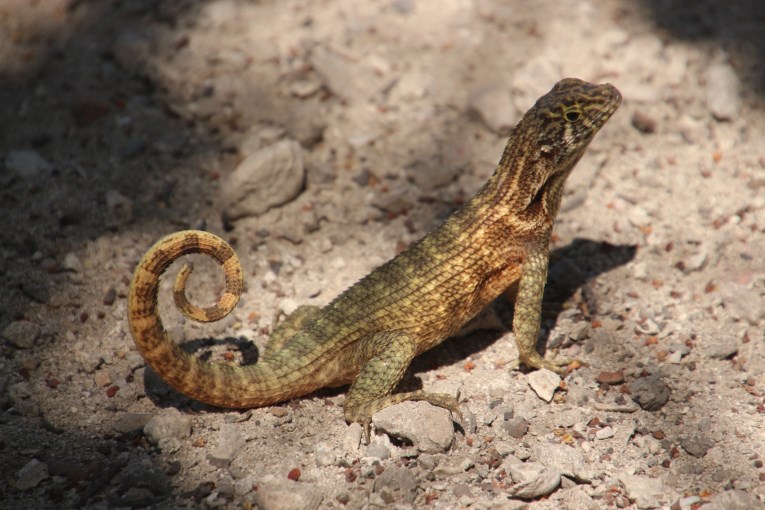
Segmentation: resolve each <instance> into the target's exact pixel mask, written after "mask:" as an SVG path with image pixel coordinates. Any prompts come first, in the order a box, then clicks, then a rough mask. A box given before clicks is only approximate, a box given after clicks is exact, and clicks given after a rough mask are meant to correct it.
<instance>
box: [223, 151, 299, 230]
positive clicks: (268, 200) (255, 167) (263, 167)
mask: <svg viewBox="0 0 765 510" xmlns="http://www.w3.org/2000/svg"><path fill="white" fill-rule="evenodd" d="M304 181H305V169H304V167H303V155H302V150H301V148H300V144H298V143H297V142H294V141H290V140H283V141H281V142H277V143H275V144H273V145H271V146H269V147H266V148H264V149H262V150H260V151H258V152H256V153H254V154H250V155H248V156H247V157H246V158H245V159H244V160H243V161H242V162H241V163H240V164H239V166H238V167H237V168H236V170H234V171H233V172H232V173H231V174H229V175H228V176H227V177H226V179H225V180H224V182H223V185H222V187H221V191H222V199H223V202H224V203H225V204H226V205H225V213H226V216H227V217H228V218H230V219H232V220H235V219H238V218H242V217H244V216H258V215H260V214H263V213H265V212H266V211H267V210H269V209H271V208H272V207H276V206H279V205H283V204H285V203H287V202H289V201H290V200H292V199H294V198H295V197H296V196H297V195H298V194H299V193H300V191H301V190H302V189H303V184H304Z"/></svg>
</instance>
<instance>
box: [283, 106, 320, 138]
mask: <svg viewBox="0 0 765 510" xmlns="http://www.w3.org/2000/svg"><path fill="white" fill-rule="evenodd" d="M285 127H286V128H287V132H288V133H289V134H290V136H292V138H294V139H295V140H297V141H298V142H300V144H301V145H302V146H303V147H311V146H313V145H315V144H316V143H318V142H320V141H321V139H322V138H323V137H324V130H325V129H326V127H327V121H326V114H325V113H324V112H323V111H322V109H321V108H320V107H319V105H318V104H316V103H314V102H301V103H298V104H297V105H295V106H294V107H293V108H292V109H290V111H289V114H288V115H287V120H286V123H285Z"/></svg>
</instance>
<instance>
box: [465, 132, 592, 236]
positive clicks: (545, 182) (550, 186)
mask: <svg viewBox="0 0 765 510" xmlns="http://www.w3.org/2000/svg"><path fill="white" fill-rule="evenodd" d="M582 153H583V151H582V152H580V153H578V154H577V155H576V156H575V157H573V158H571V159H570V160H569V161H567V162H566V164H565V166H564V167H563V168H560V169H559V170H558V171H550V168H549V167H550V165H551V163H550V161H548V160H547V159H546V158H545V156H544V153H543V152H542V150H541V149H540V148H538V147H535V145H534V144H532V143H530V140H528V139H523V138H516V139H515V140H511V141H510V142H509V143H508V144H507V146H506V147H505V150H504V152H503V154H502V158H501V159H500V161H499V164H498V165H497V169H496V170H495V171H494V174H493V175H492V176H491V177H490V178H489V180H488V181H487V182H486V184H485V185H484V187H483V189H482V190H481V191H480V193H479V195H480V196H481V199H480V200H481V201H482V202H484V203H486V204H492V206H493V207H495V208H497V209H498V210H501V211H503V212H504V213H505V214H504V215H507V216H508V217H509V218H511V221H514V222H517V223H520V224H528V225H529V226H531V225H539V224H540V223H546V224H549V225H552V223H553V221H554V220H555V216H556V215H557V214H558V210H559V209H560V203H561V199H562V197H563V185H564V183H565V182H566V178H567V177H568V175H569V174H570V173H571V170H572V169H573V168H574V166H575V165H576V163H577V162H578V161H579V158H580V157H581V154H582Z"/></svg>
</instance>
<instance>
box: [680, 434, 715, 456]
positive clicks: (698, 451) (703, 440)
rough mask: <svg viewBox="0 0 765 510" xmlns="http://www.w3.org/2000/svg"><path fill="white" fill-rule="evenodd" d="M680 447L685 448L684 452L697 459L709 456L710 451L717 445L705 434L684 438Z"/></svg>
mask: <svg viewBox="0 0 765 510" xmlns="http://www.w3.org/2000/svg"><path fill="white" fill-rule="evenodd" d="M680 445H681V446H682V447H683V450H685V451H686V452H688V454H690V455H692V456H694V457H696V458H701V457H703V456H705V455H706V454H707V452H708V451H709V449H710V448H712V447H713V446H714V445H715V443H714V441H713V440H712V439H711V438H709V437H707V436H705V435H703V434H697V435H692V436H687V437H684V438H682V439H681V440H680Z"/></svg>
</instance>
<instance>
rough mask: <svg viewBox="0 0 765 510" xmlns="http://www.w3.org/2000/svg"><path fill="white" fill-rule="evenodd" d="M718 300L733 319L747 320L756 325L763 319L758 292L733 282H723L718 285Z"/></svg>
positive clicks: (764, 317)
mask: <svg viewBox="0 0 765 510" xmlns="http://www.w3.org/2000/svg"><path fill="white" fill-rule="evenodd" d="M719 295H720V300H721V301H722V303H723V305H724V306H725V308H726V310H728V312H729V313H730V314H731V316H732V317H733V318H734V319H740V320H744V321H747V322H748V323H749V324H752V325H757V324H758V323H759V322H760V321H762V320H763V319H765V306H762V303H763V297H762V296H761V295H760V294H759V292H757V291H755V290H752V289H750V288H749V287H747V286H745V285H739V284H737V283H735V282H725V283H723V284H721V285H720V289H719Z"/></svg>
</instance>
